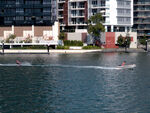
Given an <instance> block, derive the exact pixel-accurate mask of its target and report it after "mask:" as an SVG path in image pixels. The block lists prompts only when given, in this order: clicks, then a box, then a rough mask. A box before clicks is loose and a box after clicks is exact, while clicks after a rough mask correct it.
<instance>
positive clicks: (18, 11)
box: [0, 0, 56, 26]
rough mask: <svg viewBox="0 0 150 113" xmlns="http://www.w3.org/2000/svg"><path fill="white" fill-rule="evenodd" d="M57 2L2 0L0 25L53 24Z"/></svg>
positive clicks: (0, 4) (48, 0) (0, 3)
mask: <svg viewBox="0 0 150 113" xmlns="http://www.w3.org/2000/svg"><path fill="white" fill-rule="evenodd" d="M55 2H56V1H54V0H0V25H1V26H7V25H8V26H9V25H17V26H20V25H21V26H24V25H33V24H34V25H46V26H47V25H52V24H53V22H54V20H55V19H56V17H53V16H56V12H55V9H54V8H55V5H56V3H55ZM51 6H53V7H51ZM52 9H53V10H52ZM52 12H53V13H52Z"/></svg>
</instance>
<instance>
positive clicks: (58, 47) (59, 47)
mask: <svg viewBox="0 0 150 113" xmlns="http://www.w3.org/2000/svg"><path fill="white" fill-rule="evenodd" d="M56 49H69V46H57V48H56Z"/></svg>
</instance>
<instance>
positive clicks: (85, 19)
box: [84, 1, 88, 22]
mask: <svg viewBox="0 0 150 113" xmlns="http://www.w3.org/2000/svg"><path fill="white" fill-rule="evenodd" d="M84 7H85V10H84V13H85V17H84V21H85V22H87V21H88V3H87V1H85V4H84Z"/></svg>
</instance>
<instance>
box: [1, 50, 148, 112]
mask: <svg viewBox="0 0 150 113" xmlns="http://www.w3.org/2000/svg"><path fill="white" fill-rule="evenodd" d="M16 59H18V60H20V61H22V62H29V63H31V64H33V65H39V64H40V65H54V64H61V65H69V66H70V65H74V66H102V67H103V66H110V67H112V66H117V65H119V64H121V63H122V61H124V60H126V61H127V64H133V63H135V64H136V65H137V67H136V68H135V69H133V70H128V69H125V70H124V69H123V70H106V69H92V68H75V67H71V68H70V67H69V66H68V67H63V66H46V67H42V66H30V67H21V66H11V67H7V66H5V67H0V112H2V113H9V112H10V113H20V112H21V113H24V112H27V113H100V112H104V113H107V112H109V113H110V112H112V113H121V112H122V113H125V112H129V113H137V112H142V113H148V112H150V109H149V106H150V87H149V86H150V82H149V81H150V76H149V74H150V71H149V66H150V57H149V55H148V54H146V53H139V54H138V53H131V54H124V53H122V54H120V53H106V54H105V53H103V54H98V53H88V54H51V55H13V56H12V55H4V56H0V64H14V63H15V61H16Z"/></svg>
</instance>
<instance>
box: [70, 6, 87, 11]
mask: <svg viewBox="0 0 150 113" xmlns="http://www.w3.org/2000/svg"><path fill="white" fill-rule="evenodd" d="M69 9H71V10H84V9H85V7H73V6H71V7H69Z"/></svg>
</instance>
